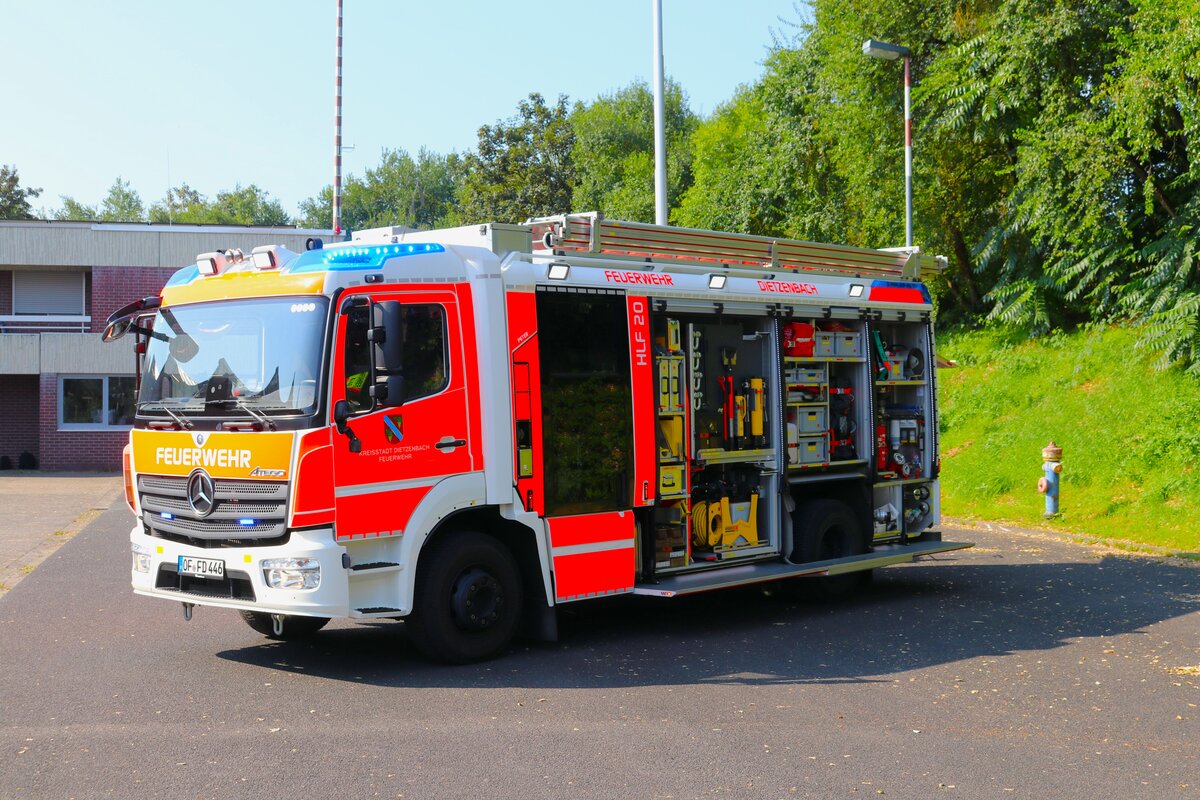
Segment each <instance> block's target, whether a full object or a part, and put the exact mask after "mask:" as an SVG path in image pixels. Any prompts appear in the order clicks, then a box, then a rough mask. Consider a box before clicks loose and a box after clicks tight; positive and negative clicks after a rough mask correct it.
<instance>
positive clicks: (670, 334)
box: [667, 319, 683, 353]
mask: <svg viewBox="0 0 1200 800" xmlns="http://www.w3.org/2000/svg"><path fill="white" fill-rule="evenodd" d="M667 352H669V353H682V352H683V342H682V341H681V340H680V338H679V320H677V319H669V320H667Z"/></svg>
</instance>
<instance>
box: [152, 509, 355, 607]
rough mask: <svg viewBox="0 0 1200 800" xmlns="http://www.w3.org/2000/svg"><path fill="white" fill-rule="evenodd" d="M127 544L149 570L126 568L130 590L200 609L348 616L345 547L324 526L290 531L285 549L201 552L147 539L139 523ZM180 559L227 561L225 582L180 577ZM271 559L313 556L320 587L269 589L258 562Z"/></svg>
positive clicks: (240, 549) (214, 549) (187, 547)
mask: <svg viewBox="0 0 1200 800" xmlns="http://www.w3.org/2000/svg"><path fill="white" fill-rule="evenodd" d="M129 541H130V543H131V545H134V546H136V547H138V548H140V549H141V550H142V551H143V552H148V553H149V554H150V571H149V572H138V571H137V570H135V569H133V567H132V566H130V575H131V576H132V578H131V580H132V584H133V591H134V592H135V593H137V594H141V595H145V596H147V597H158V598H162V599H164V600H174V601H176V602H182V603H193V604H195V605H199V606H219V607H223V608H240V609H246V610H248V611H260V612H263V613H267V614H295V615H299V616H309V617H345V616H349V614H350V600H349V594H350V592H349V578H348V570H347V569H346V568H345V567H344V566H343V565H342V564H343V559H342V556H343V555H344V554H345V552H346V548H344V547H342V546H340V545H338V544H336V543H335V542H334V538H333V531H332V530H330V529H328V528H317V529H313V530H303V531H292V534H291V536H290V537H289V539H288V543H287V544H286V545H281V546H278V547H228V548H204V547H193V546H191V545H186V544H180V543H178V542H173V541H169V540H166V539H160V538H158V537H155V536H149V535H147V534H146V533H145V531H144V530H143V528H142V526H141V525H140V524H139V525H137V526H136V527H134V528H133V530H132V531H130V534H129ZM180 556H195V557H197V558H218V559H221V560H222V561H224V562H225V575H226V577H225V579H224V580H217V579H205V578H189V577H183V578H182V579H181V578H180V576H179V574H178V572H177V571H176V565H177V564H178V562H179V557H180ZM269 558H312V559H316V560H317V561H318V562H319V563H320V565H321V585H320V586H318V587H317V588H316V589H306V590H297V589H272V588H271V587H269V586H268V585H267V582H266V578H264V577H263V570H262V566H261V563H262V561H263V560H265V559H269Z"/></svg>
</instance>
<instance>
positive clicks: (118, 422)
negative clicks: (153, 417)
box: [58, 375, 136, 429]
mask: <svg viewBox="0 0 1200 800" xmlns="http://www.w3.org/2000/svg"><path fill="white" fill-rule="evenodd" d="M134 385H135V384H134V379H133V378H132V377H124V376H105V375H76V376H71V377H62V378H59V380H58V427H60V428H67V429H72V428H87V429H92V428H128V427H129V426H131V425H133V413H134V403H135V400H136V397H135V390H134Z"/></svg>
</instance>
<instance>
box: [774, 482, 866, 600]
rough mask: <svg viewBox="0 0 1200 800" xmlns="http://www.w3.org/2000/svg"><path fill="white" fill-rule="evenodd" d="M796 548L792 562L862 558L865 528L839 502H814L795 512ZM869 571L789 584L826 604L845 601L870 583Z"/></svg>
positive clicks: (794, 581) (851, 512)
mask: <svg viewBox="0 0 1200 800" xmlns="http://www.w3.org/2000/svg"><path fill="white" fill-rule="evenodd" d="M792 521H793V523H794V524H793V529H794V530H795V537H796V539H795V541H796V545H795V549H794V550H793V552H792V560H793V561H797V562H802V563H808V562H812V561H829V560H832V559H835V558H846V557H848V556H857V555H862V554H863V553H865V552H866V551H867V546H866V541H865V539H864V537H863V532H862V526H861V525H859V523H858V519H857V518H856V517H855V516H854V512H853V511H851V510H850V507H849V506H847V505H846V504H845V503H843V502H841V501H838V500H830V499H820V500H812V501H810V502H808V503H805V504H804V505H802V506H800V507H799V508H797V509H796V511H795V512H794V513H793V517H792ZM870 575H871V573H870V571H869V570H864V571H861V572H849V573H845V574H843V575H833V576H829V577H824V578H801V579H797V580H793V581H788V583H790V584H792V585H794V586H795V587H796V588H797V589H800V590H802V591H803V592H804V595H805V597H806V598H809V599H813V600H819V601H823V602H833V601H836V600H842V599H844V598H846V597H849V596H850V595H852V594H854V592H856V591H857V590H858V589H859V588H860V587H862V586H863V585H865V584H866V583H867V582H869V581H870Z"/></svg>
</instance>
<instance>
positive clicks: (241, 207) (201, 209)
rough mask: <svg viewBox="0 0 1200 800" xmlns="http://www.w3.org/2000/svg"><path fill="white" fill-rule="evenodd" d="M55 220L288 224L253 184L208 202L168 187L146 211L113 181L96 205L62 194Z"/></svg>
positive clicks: (280, 210)
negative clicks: (162, 195)
mask: <svg viewBox="0 0 1200 800" xmlns="http://www.w3.org/2000/svg"><path fill="white" fill-rule="evenodd" d="M61 199H62V208H60V209H59V210H58V211H56V212H55V213H54V218H55V219H66V220H100V221H103V222H168V223H178V224H185V225H202V224H208V225H290V224H292V220H291V218H290V217H289V216H288V214H287V212H286V211H284V210H283V205H282V204H280V202H279V201H278V200H276V199H275V198H273V197H271V196H270V195H268V194H267V193H266V192H264V191H263V190H262V189H260V188H258V187H257V186H255V185H254V184H250V185H249V186H245V187H243V186H236V187H234V189H233V191H229V192H217V196H216V198H214V199H213V200H208V199H207V198H206V197H205V196H204V195H202V194H200V193H199V192H197V191H196V190H195V189H193V188H192V187H190V186H188V185H187V184H186V183H184V184H181V185H179V186H175V187H172V188H171V189H170V190H168V191H167V194H166V195H165V196H164V197H163V199H162V200H160V201H159V202H157V203H154V204H153V205H151V206H150V208H149V210H147V209H146V207H145V205H144V204H143V203H142V198H141V195H139V194H138V193H137V191H136V190H135V189H133V188H132V187H131V186H130V185H129V182H128V181H125V180H122V179H121V178H117V179H116V180H115V181H114V182H113V185H112V186H111V187H110V188H109V190H108V194H107V195H105V197H104V199H103V200H101V201H100V205H99V206H89V205H86V204H84V203H81V202H79V201H78V200H76V199H75V198H73V197H69V196H66V195H64V196H63V197H62V198H61Z"/></svg>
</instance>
